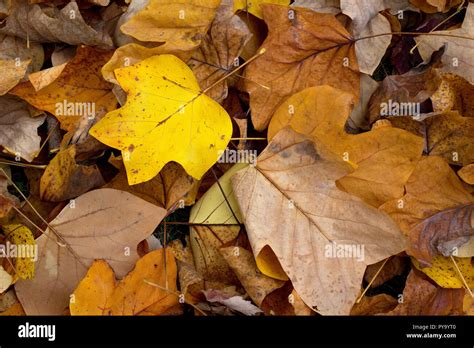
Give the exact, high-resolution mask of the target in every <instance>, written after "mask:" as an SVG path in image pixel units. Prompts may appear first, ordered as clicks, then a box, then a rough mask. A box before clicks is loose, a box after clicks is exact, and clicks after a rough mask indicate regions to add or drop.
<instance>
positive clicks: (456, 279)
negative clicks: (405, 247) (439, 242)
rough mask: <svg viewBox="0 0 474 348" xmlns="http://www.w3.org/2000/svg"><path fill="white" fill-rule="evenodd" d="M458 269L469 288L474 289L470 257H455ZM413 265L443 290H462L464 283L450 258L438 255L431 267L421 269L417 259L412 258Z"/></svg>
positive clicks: (473, 271)
mask: <svg viewBox="0 0 474 348" xmlns="http://www.w3.org/2000/svg"><path fill="white" fill-rule="evenodd" d="M453 259H454V260H455V261H456V263H457V265H458V267H459V271H461V274H462V275H463V277H464V279H465V280H466V283H467V285H468V286H469V288H471V289H472V288H473V287H474V265H473V264H472V260H471V258H470V257H454V258H453ZM412 261H413V264H414V265H415V267H416V268H418V269H419V270H420V271H422V272H423V273H424V274H426V275H427V276H428V277H430V278H431V279H433V280H434V281H435V282H436V283H437V284H438V285H439V286H441V287H443V288H454V289H459V288H462V287H463V286H464V285H463V281H462V279H461V276H460V275H459V272H458V271H457V270H456V266H455V265H454V262H453V260H451V258H449V257H444V256H442V255H437V256H435V257H433V259H432V261H431V267H423V268H422V267H421V266H420V263H419V262H418V260H417V259H415V258H412Z"/></svg>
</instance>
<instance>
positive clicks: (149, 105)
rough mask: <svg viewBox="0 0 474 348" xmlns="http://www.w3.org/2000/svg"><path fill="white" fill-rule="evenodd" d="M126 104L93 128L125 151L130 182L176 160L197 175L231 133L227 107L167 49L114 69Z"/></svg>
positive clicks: (215, 157)
mask: <svg viewBox="0 0 474 348" xmlns="http://www.w3.org/2000/svg"><path fill="white" fill-rule="evenodd" d="M115 76H116V78H117V81H118V82H119V84H120V86H121V87H122V88H123V89H124V90H125V92H127V94H128V98H127V102H126V103H125V105H124V106H123V107H122V108H120V109H117V110H114V111H112V112H110V113H108V114H107V115H105V116H104V118H103V119H102V120H100V121H99V122H98V123H97V124H96V125H95V126H94V127H92V128H91V130H90V133H91V134H92V135H93V136H94V137H95V138H97V139H98V140H99V141H101V142H102V143H104V144H106V145H108V146H111V147H114V148H117V149H119V150H121V151H122V157H123V160H124V164H125V169H126V171H127V177H128V182H129V184H130V185H134V184H139V183H142V182H145V181H148V180H150V179H152V178H153V177H154V176H155V175H156V174H158V172H159V171H160V170H161V168H163V166H164V165H165V164H166V163H168V162H171V161H174V162H177V163H180V164H181V165H182V166H183V168H184V169H185V170H186V172H187V173H188V174H189V175H191V176H192V177H194V178H196V179H200V178H201V177H202V176H203V175H204V173H205V172H206V171H207V170H208V169H209V168H210V167H212V165H213V164H214V163H215V162H216V161H217V160H218V158H219V155H220V154H221V153H222V151H223V150H224V149H225V148H226V147H227V143H228V142H229V140H230V136H231V134H232V123H231V120H230V117H229V115H228V114H227V112H226V111H225V110H224V109H223V108H222V107H221V106H220V105H219V104H217V103H216V102H215V101H214V100H212V99H211V98H209V97H207V96H206V95H204V93H203V92H201V91H200V89H199V85H198V83H197V81H196V78H195V76H194V75H193V73H192V71H191V69H190V68H189V67H188V66H187V65H186V64H185V63H184V62H183V61H181V60H180V59H179V58H177V57H175V56H173V55H168V54H163V55H159V56H153V57H150V58H147V59H145V60H143V61H142V62H140V63H138V64H135V65H133V66H130V67H126V68H121V69H117V70H115Z"/></svg>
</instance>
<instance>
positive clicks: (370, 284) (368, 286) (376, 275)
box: [356, 257, 390, 303]
mask: <svg viewBox="0 0 474 348" xmlns="http://www.w3.org/2000/svg"><path fill="white" fill-rule="evenodd" d="M388 260H390V257H389V258H386V259H385V261H384V262H383V263H382V265H381V266H380V268H379V269H378V271H377V273H375V275H374V276H373V278H372V279H371V280H370V282H369V285H367V287H366V288H365V289H364V291H363V292H362V294H361V295H360V296H359V298H358V299H357V301H356V303H360V301H362V298H363V297H364V296H365V293H366V292H367V291H368V290H369V289H370V287H371V286H372V284H373V282H374V281H375V278H377V277H378V275H379V274H380V272H382V269H383V268H384V266H385V264H386V263H387V261H388Z"/></svg>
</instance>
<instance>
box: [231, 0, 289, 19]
mask: <svg viewBox="0 0 474 348" xmlns="http://www.w3.org/2000/svg"><path fill="white" fill-rule="evenodd" d="M260 4H277V5H283V6H288V5H289V4H290V0H234V12H236V11H238V10H244V11H247V12H250V13H251V14H253V15H254V16H257V17H258V18H262V19H263V13H262V10H261V9H260Z"/></svg>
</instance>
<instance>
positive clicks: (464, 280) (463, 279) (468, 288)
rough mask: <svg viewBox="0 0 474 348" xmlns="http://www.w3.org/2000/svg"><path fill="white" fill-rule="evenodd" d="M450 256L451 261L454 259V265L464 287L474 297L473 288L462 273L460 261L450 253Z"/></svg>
mask: <svg viewBox="0 0 474 348" xmlns="http://www.w3.org/2000/svg"><path fill="white" fill-rule="evenodd" d="M449 257H450V258H451V261H453V263H454V267H455V268H456V271H457V272H458V274H459V277H461V280H462V283H463V284H464V287H465V288H466V290H467V292H468V293H469V295H471V297H472V298H474V294H473V293H472V291H471V288H470V287H469V284H467V282H466V279H465V278H464V276H463V275H462V273H461V270H460V269H459V266H458V263H457V262H456V260H455V259H454V257H453V255H449Z"/></svg>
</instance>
